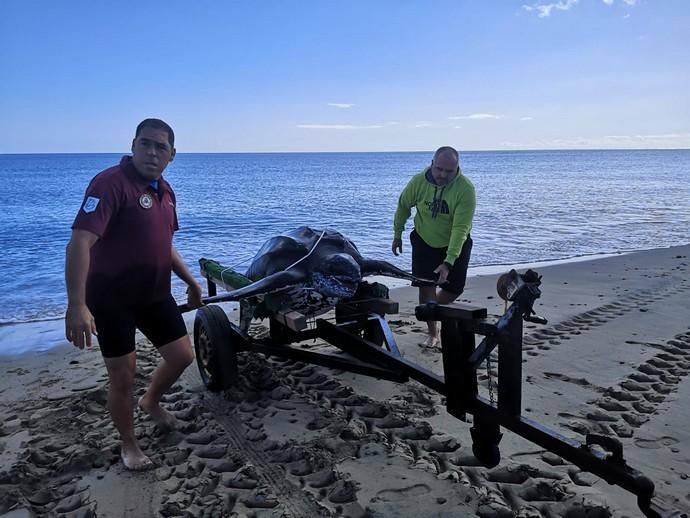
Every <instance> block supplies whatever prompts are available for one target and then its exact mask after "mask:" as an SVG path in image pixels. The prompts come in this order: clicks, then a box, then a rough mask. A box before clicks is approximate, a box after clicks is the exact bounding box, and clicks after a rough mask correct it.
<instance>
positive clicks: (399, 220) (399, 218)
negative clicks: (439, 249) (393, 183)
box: [391, 180, 417, 255]
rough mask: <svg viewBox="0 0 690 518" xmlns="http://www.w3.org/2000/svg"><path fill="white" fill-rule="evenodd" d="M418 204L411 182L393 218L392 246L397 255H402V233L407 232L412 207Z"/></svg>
mask: <svg viewBox="0 0 690 518" xmlns="http://www.w3.org/2000/svg"><path fill="white" fill-rule="evenodd" d="M416 203H417V202H416V200H415V197H414V187H413V185H412V180H410V182H409V183H408V184H407V185H406V186H405V188H404V189H403V191H402V193H400V198H398V208H397V209H396V211H395V216H394V217H393V243H392V244H391V250H392V251H393V253H394V254H395V255H398V253H402V233H403V230H405V223H407V220H408V219H409V218H410V214H411V213H412V207H414V206H415V205H416Z"/></svg>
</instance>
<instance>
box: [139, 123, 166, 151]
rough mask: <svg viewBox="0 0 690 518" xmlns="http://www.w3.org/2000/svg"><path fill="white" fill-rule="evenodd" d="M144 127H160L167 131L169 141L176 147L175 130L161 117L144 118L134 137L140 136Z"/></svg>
mask: <svg viewBox="0 0 690 518" xmlns="http://www.w3.org/2000/svg"><path fill="white" fill-rule="evenodd" d="M144 128H152V129H160V130H165V131H167V132H168V142H169V143H170V147H171V148H174V147H175V132H174V131H173V130H172V128H171V127H170V125H169V124H168V123H167V122H164V121H162V120H160V119H144V120H143V121H141V122H140V123H139V125H138V126H137V131H136V133H135V134H134V138H137V137H138V136H139V133H141V130H142V129H144Z"/></svg>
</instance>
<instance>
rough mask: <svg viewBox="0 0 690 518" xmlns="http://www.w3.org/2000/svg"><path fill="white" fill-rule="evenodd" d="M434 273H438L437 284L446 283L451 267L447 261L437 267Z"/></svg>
mask: <svg viewBox="0 0 690 518" xmlns="http://www.w3.org/2000/svg"><path fill="white" fill-rule="evenodd" d="M434 273H436V274H438V280H437V281H436V284H444V283H445V282H446V281H447V280H448V274H449V273H450V267H449V266H448V264H447V263H441V264H439V265H438V266H437V267H436V269H435V270H434Z"/></svg>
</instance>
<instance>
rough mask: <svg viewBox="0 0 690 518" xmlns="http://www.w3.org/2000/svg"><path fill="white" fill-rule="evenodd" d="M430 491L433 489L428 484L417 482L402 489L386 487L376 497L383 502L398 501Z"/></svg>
mask: <svg viewBox="0 0 690 518" xmlns="http://www.w3.org/2000/svg"><path fill="white" fill-rule="evenodd" d="M430 491H431V489H430V488H429V486H427V485H426V484H415V485H414V486H409V487H403V488H400V489H384V490H383V491H379V492H378V493H376V498H378V499H379V500H381V501H383V502H396V501H399V500H404V499H406V498H410V497H416V496H422V495H426V494H427V493H429V492H430Z"/></svg>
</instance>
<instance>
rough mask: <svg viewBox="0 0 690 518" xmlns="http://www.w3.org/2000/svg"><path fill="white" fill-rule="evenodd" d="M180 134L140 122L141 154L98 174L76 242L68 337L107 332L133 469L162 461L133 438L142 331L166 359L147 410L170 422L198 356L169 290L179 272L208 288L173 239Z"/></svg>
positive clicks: (197, 293) (193, 302)
mask: <svg viewBox="0 0 690 518" xmlns="http://www.w3.org/2000/svg"><path fill="white" fill-rule="evenodd" d="M174 144H175V136H174V133H173V130H172V129H171V128H170V126H168V125H167V124H166V123H165V122H163V121H161V120H159V119H146V120H144V121H142V122H141V123H140V124H139V126H137V129H136V133H135V137H134V140H133V141H132V156H131V157H129V156H125V157H124V158H123V159H122V161H121V162H120V164H119V165H116V166H114V167H111V168H109V169H106V170H105V171H102V172H101V173H99V174H98V175H96V176H95V177H94V178H93V179H92V180H91V183H90V184H89V186H88V188H87V190H86V196H85V197H84V202H83V204H82V206H81V208H80V209H79V213H78V214H77V217H76V219H75V220H74V224H73V225H72V237H71V239H70V242H69V244H68V245H67V257H66V262H65V280H66V284H67V297H68V305H67V314H66V316H65V334H66V336H67V339H68V340H69V341H70V342H73V343H74V345H75V346H76V347H78V348H79V349H83V348H84V346H85V345H86V346H90V345H91V334H95V335H97V336H98V344H99V346H100V349H101V354H102V355H103V358H104V361H105V365H106V368H107V370H108V376H109V378H110V385H109V387H108V407H109V409H110V415H111V417H112V419H113V422H114V423H115V426H116V427H117V430H118V432H119V433H120V437H121V439H122V462H123V464H124V465H125V467H126V468H127V469H131V470H144V469H149V468H151V467H153V463H152V462H151V460H150V459H149V458H148V457H147V456H146V455H145V454H144V452H142V451H141V448H140V447H139V444H138V443H137V439H136V436H135V435H134V415H133V414H134V408H133V407H134V405H133V401H132V390H133V385H134V374H135V371H136V363H135V361H136V360H135V358H136V356H135V351H134V335H135V331H136V329H137V328H138V329H139V330H141V331H142V332H143V333H144V335H146V337H147V338H148V339H149V340H150V341H151V342H152V343H153V345H154V346H155V347H156V348H157V349H158V351H159V352H160V354H161V356H162V360H161V362H160V363H159V364H158V367H157V368H156V369H155V371H154V372H153V375H152V378H151V384H150V385H149V387H148V389H147V390H146V393H145V394H144V395H143V396H142V397H141V399H139V407H140V408H141V409H142V410H144V411H145V412H147V413H148V414H149V415H150V416H151V417H152V418H153V419H154V420H155V421H156V422H157V423H159V424H160V425H162V426H164V427H174V425H175V418H174V416H172V415H171V414H169V413H168V412H166V411H165V410H164V409H163V408H161V406H160V399H161V397H162V396H163V394H164V393H165V392H166V391H167V390H168V389H169V388H170V387H171V386H172V384H173V383H174V382H175V381H176V380H177V379H178V378H179V376H180V374H182V372H183V371H184V369H185V368H186V367H187V366H188V365H189V364H190V363H191V362H192V360H193V353H192V345H191V342H190V340H189V336H188V335H187V330H186V328H185V324H184V321H183V320H182V315H181V314H180V312H179V310H178V309H177V304H176V302H175V300H174V299H173V297H172V295H171V293H170V277H171V272H175V274H176V275H177V276H178V277H180V278H181V279H182V280H183V281H184V282H186V283H187V285H188V286H189V288H188V290H187V293H188V303H189V304H190V306H192V307H198V306H200V305H201V295H202V293H201V287H200V286H199V284H198V283H197V282H196V280H195V279H194V277H193V276H192V274H191V273H190V271H189V269H188V268H187V267H186V266H185V264H184V261H183V260H182V258H181V257H180V255H179V254H178V252H177V250H175V247H174V246H173V244H172V240H173V233H174V232H175V231H176V230H177V229H178V227H177V215H176V212H175V193H174V192H173V190H172V189H171V188H170V185H169V184H168V182H166V181H165V180H164V179H163V177H162V174H163V171H164V170H165V168H166V166H167V165H168V163H170V162H171V161H172V160H173V159H174V158H175V146H174Z"/></svg>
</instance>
